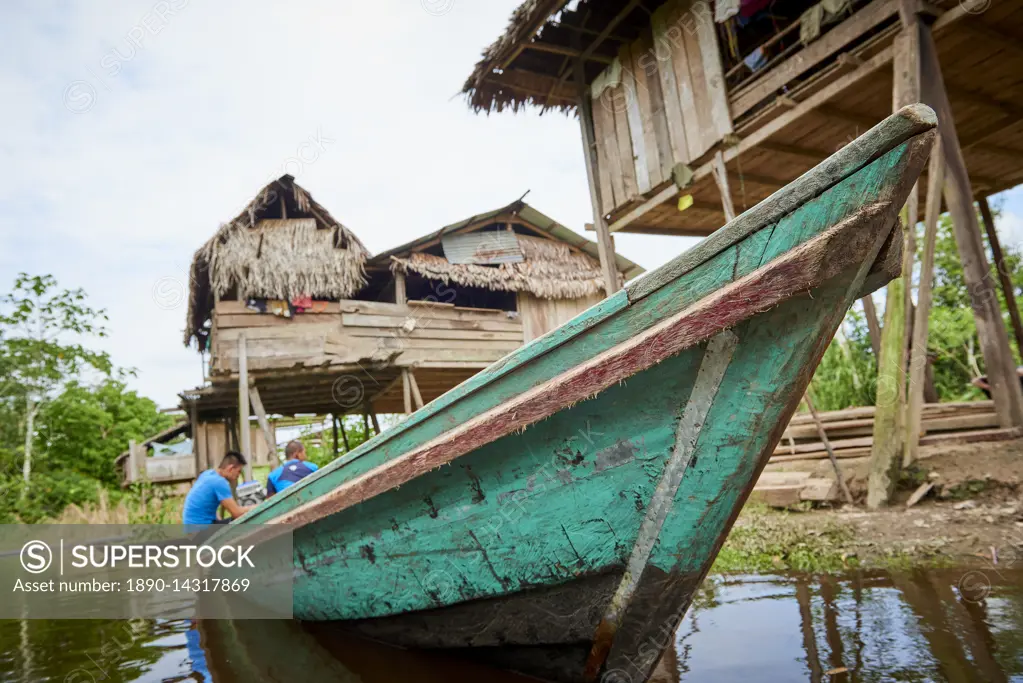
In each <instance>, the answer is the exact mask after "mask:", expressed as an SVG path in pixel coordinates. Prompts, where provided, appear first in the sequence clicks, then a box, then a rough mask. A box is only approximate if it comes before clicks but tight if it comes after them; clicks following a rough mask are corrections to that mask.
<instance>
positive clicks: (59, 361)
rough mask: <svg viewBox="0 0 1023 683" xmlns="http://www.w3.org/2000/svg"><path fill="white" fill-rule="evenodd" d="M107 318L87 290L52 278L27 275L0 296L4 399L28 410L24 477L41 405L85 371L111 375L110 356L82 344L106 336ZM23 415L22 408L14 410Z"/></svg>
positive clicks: (0, 388) (0, 387) (24, 431)
mask: <svg viewBox="0 0 1023 683" xmlns="http://www.w3.org/2000/svg"><path fill="white" fill-rule="evenodd" d="M106 320H107V315H106V312H105V311H103V310H102V309H95V308H92V307H90V306H89V305H88V303H87V302H86V295H85V292H84V291H83V290H82V289H80V288H79V289H71V290H68V289H64V290H61V289H58V287H57V281H56V279H55V278H54V277H53V276H52V275H31V276H30V275H27V274H25V273H21V274H19V275H18V277H17V278H16V279H15V281H14V288H13V290H12V291H11V292H10V293H8V294H4V295H3V296H0V369H2V371H3V377H4V382H3V383H2V385H0V397H3V399H4V400H5V401H6V402H7V403H8V406H7V407H8V409H11V408H14V406H16V405H18V404H21V405H22V406H24V413H23V420H20V421H19V422H20V424H21V432H22V435H23V444H24V446H23V451H22V478H23V481H24V484H25V486H26V488H25V489H23V495H26V492H27V486H28V483H29V478H30V475H31V472H32V444H33V441H34V434H35V418H36V416H37V414H38V412H39V410H40V407H41V406H42V405H43V404H44V403H45V402H46V401H47V400H49V399H50V398H52V397H53V396H54V395H55V394H56V393H57V392H58V391H59V390H60V388H61V387H62V386H63V385H64V384H65V383H67V382H68V381H70V380H71V379H73V378H75V377H76V376H77V375H78V374H79V373H80V372H81V371H82V370H84V369H86V368H92V369H94V370H97V371H99V372H101V373H103V374H109V373H110V372H111V363H110V358H109V356H108V355H107V354H106V353H103V352H100V351H93V350H90V349H88V348H86V347H85V346H83V345H82V344H80V343H77V340H78V339H81V338H83V337H104V336H106V330H105V328H104V327H103V323H104V322H106ZM11 412H14V413H17V412H18V411H17V409H16V408H15V409H14V410H11Z"/></svg>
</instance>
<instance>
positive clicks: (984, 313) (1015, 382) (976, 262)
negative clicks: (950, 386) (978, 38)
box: [920, 24, 1023, 428]
mask: <svg viewBox="0 0 1023 683" xmlns="http://www.w3.org/2000/svg"><path fill="white" fill-rule="evenodd" d="M920 31H921V41H920V45H921V67H922V71H923V86H922V87H923V95H924V96H923V100H924V102H926V103H927V104H929V105H930V106H931V107H932V108H933V109H934V110H935V112H936V113H937V115H938V121H939V122H940V125H939V126H938V132H939V134H940V135H941V149H942V153H943V156H944V158H945V172H946V178H945V187H944V195H945V203H946V204H947V206H948V210H949V213H950V214H951V215H952V223H953V228H954V231H955V238H956V246H957V247H958V248H959V256H960V259H961V260H962V263H963V275H964V278H965V280H966V285H967V288H968V289H969V292H970V303H971V306H972V308H973V313H974V319H975V320H976V323H977V336H978V337H980V344H981V351H982V352H983V354H984V365H985V366H986V368H987V373H988V381H989V383H990V385H991V397H992V398H993V399H994V402H995V412H997V413H998V419H999V424H1000V426H1001V427H1003V428H1010V427H1019V426H1023V393H1021V392H1020V384H1019V378H1018V376H1017V374H1016V363H1015V361H1014V360H1013V357H1012V349H1011V348H1010V346H1009V339H1008V334H1007V332H1006V329H1005V322H1004V321H1003V320H1002V311H1001V307H1000V305H999V303H998V297H997V295H996V294H995V291H994V286H993V282H992V281H993V280H994V277H993V276H992V275H991V269H990V267H989V266H988V262H987V257H986V256H985V255H984V243H983V240H982V239H981V235H980V224H979V221H978V220H977V211H976V209H975V208H974V206H973V196H972V190H971V188H970V178H969V175H968V173H967V170H966V162H965V160H964V159H963V154H962V148H961V147H960V145H959V137H958V135H957V134H956V127H955V119H954V117H953V115H952V107H951V105H950V104H949V101H948V94H947V93H946V92H945V85H944V80H943V78H942V75H941V65H940V64H939V63H938V51H937V47H936V46H935V44H934V38H933V36H932V35H931V32H930V30H929V29H928V28H927V27H926V26H924V25H923V24H920Z"/></svg>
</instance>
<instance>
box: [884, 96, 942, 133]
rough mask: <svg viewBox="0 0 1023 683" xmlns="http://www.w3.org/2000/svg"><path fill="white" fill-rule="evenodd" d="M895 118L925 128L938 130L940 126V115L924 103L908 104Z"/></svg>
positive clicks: (896, 113)
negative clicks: (897, 117)
mask: <svg viewBox="0 0 1023 683" xmlns="http://www.w3.org/2000/svg"><path fill="white" fill-rule="evenodd" d="M894 116H899V117H901V118H904V119H906V120H908V121H910V122H911V123H913V124H915V125H917V126H920V127H924V128H936V127H937V126H938V115H937V114H936V113H934V110H933V109H931V108H930V107H928V106H927V105H926V104H924V103H923V102H916V103H914V104H907V105H906V106H905V107H903V108H901V109H899V111H897V112H895V114H894Z"/></svg>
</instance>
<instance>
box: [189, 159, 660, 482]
mask: <svg viewBox="0 0 1023 683" xmlns="http://www.w3.org/2000/svg"><path fill="white" fill-rule="evenodd" d="M640 272H642V269H641V268H639V267H638V266H637V265H636V264H634V263H632V262H631V261H629V260H628V259H625V258H623V257H620V256H619V257H617V259H616V285H615V286H616V287H617V286H619V285H620V284H621V283H622V282H623V281H624V280H625V279H627V278H629V277H632V276H635V275H637V274H638V273H640ZM605 294H606V285H605V281H604V278H603V276H602V274H601V270H600V260H599V255H598V249H597V245H596V244H594V243H593V242H590V241H588V240H586V239H585V238H583V237H581V236H579V235H577V234H575V233H574V232H572V231H570V230H568V229H567V228H565V227H563V226H561V225H559V224H558V223H556V222H555V221H554V220H552V219H550V218H548V217H547V216H544V215H543V214H541V213H540V212H539V211H536V210H535V209H533V208H532V207H530V206H529V205H527V204H525V203H524V202H521V201H519V202H515V203H513V204H510V205H508V206H505V207H502V208H500V209H498V210H495V211H491V212H489V213H486V214H483V215H479V216H474V217H472V218H469V219H466V220H464V221H460V222H459V223H456V224H454V225H449V226H447V227H445V228H442V229H441V230H438V231H437V232H435V233H432V234H430V235H427V236H425V237H423V238H421V239H418V240H415V241H414V242H410V243H408V244H405V245H402V246H401V247H398V248H396V249H392V250H390V251H388V252H385V253H383V254H380V255H378V256H375V257H373V258H369V254H368V252H367V250H366V249H365V247H364V246H363V245H362V243H361V242H360V241H359V240H358V238H357V237H356V236H355V235H354V234H353V233H352V232H351V231H350V230H348V229H347V228H345V227H344V226H343V225H342V224H341V223H340V222H338V221H337V220H335V219H334V218H333V217H332V216H331V214H330V213H329V212H328V211H327V210H326V209H325V208H324V207H323V206H321V205H319V204H317V203H316V202H315V201H314V200H313V199H312V198H311V197H310V196H309V194H308V193H307V192H306V191H305V190H303V189H302V188H301V187H300V186H299V185H298V184H296V183H295V182H294V179H293V178H291V177H290V176H283V177H281V178H280V179H278V180H276V181H274V182H273V183H271V184H269V185H268V186H267V187H265V188H263V190H261V191H260V193H259V194H258V195H257V196H256V198H255V199H253V201H252V202H251V203H250V204H249V205H248V206H247V207H246V208H245V209H244V210H243V211H242V212H241V213H240V214H239V215H238V216H237V217H236V218H235V219H234V220H233V221H231V222H230V223H228V224H226V225H224V226H222V227H221V228H220V229H219V230H218V231H217V233H216V234H215V235H214V236H213V237H212V238H211V239H210V240H209V241H208V242H207V243H206V244H205V245H203V247H201V248H200V249H199V250H198V251H197V252H196V255H195V258H194V261H193V264H192V269H191V296H190V300H189V310H188V314H187V319H186V332H185V343H186V344H192V343H195V344H196V345H197V346H198V349H199V350H200V351H201V352H203V353H204V354H207V356H208V366H207V370H208V377H207V380H208V382H207V385H206V386H204V387H200V388H198V389H195V390H193V391H189V392H185V393H183V394H182V400H183V404H184V407H185V409H186V410H187V411H188V412H189V413H190V415H191V416H192V421H193V423H195V424H199V425H202V424H205V423H211V422H225V423H226V425H227V428H226V434H227V437H228V438H227V445H230V446H233V447H238V448H241V449H242V450H243V451H244V452H247V453H251V452H253V449H252V446H251V439H252V437H251V436H250V434H249V432H248V431H247V430H241V433H240V434H239V430H238V429H237V425H238V424H241V423H244V422H248V420H249V415H250V408H251V411H252V412H254V413H255V415H256V417H257V418H258V420H259V422H260V424H261V425H263V424H266V423H267V415H269V414H282V415H294V414H297V413H303V414H319V415H324V414H331V415H335V416H340V415H345V414H350V413H354V414H363V415H365V416H367V417H366V420H367V422H368V421H369V420H370V419H372V420H373V422H374V423H375V422H376V419H375V415H376V414H377V413H401V412H406V413H407V412H411V411H412V410H413V409H414V408H417V407H420V406H421V405H423V403H424V402H427V401H430V400H432V399H434V398H436V397H437V396H439V395H441V394H443V393H444V392H446V391H447V390H449V389H451V388H453V387H454V386H456V385H457V384H459V383H461V382H462V381H464V380H465V379H467V378H468V377H470V376H472V375H473V374H475V373H476V372H478V371H479V370H481V369H483V368H485V367H486V366H487V365H489V364H490V363H492V362H494V361H496V360H498V359H499V358H501V357H502V356H504V355H505V354H507V353H508V352H509V351H512V350H514V349H515V348H517V347H518V346H520V345H521V344H523V343H524V342H525V341H529V340H530V339H533V338H535V337H538V336H540V335H542V334H544V333H545V332H547V331H548V330H550V329H553V328H554V327H557V326H558V325H560V324H561V323H563V322H565V321H567V320H568V319H570V318H572V317H574V316H575V315H576V314H577V313H579V312H581V311H583V310H584V309H586V308H588V307H589V306H590V305H592V304H593V303H596V302H597V301H599V300H600V299H601V298H603V297H604V296H605ZM261 433H263V434H271V433H272V430H271V429H269V428H266V429H264V430H263V431H262V432H261ZM246 440H248V442H246ZM212 462H213V461H212V460H209V459H208V460H207V463H206V464H207V466H208V465H209V464H210V463H212Z"/></svg>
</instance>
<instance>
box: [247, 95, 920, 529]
mask: <svg viewBox="0 0 1023 683" xmlns="http://www.w3.org/2000/svg"><path fill="white" fill-rule="evenodd" d="M936 126H937V118H936V116H935V114H934V112H933V110H931V109H930V108H929V107H927V106H926V105H923V104H912V105H908V106H906V107H903V108H902V109H900V110H899V111H898V112H895V113H893V114H892V115H890V116H888V117H886V118H885V119H883V120H882V121H881V122H879V123H878V124H877V125H876V126H874V127H873V128H871V129H870V130H868V131H867V132H865V133H864V134H863V135H862V136H860V137H858V138H857V139H856V140H854V141H852V142H851V143H849V144H848V145H846V146H845V147H843V148H842V149H840V150H838V151H837V152H835V153H834V154H832V155H831V156H830V157H828V158H827V159H825V160H824V161H822V162H821V163H820V164H818V165H817V166H815V167H813V168H812V169H810V170H808V171H807V172H806V173H804V174H803V175H802V176H800V177H799V178H797V179H796V180H794V181H793V182H791V183H789V184H788V185H786V186H785V187H783V188H781V189H780V190H778V191H777V192H775V193H774V194H772V195H771V196H770V197H768V198H767V199H765V200H763V201H762V202H760V203H758V204H757V205H756V206H754V207H752V208H750V209H748V210H747V211H745V212H743V213H742V214H740V215H739V216H737V217H736V218H734V219H733V220H732V221H730V222H728V223H727V224H725V225H724V226H722V227H721V228H719V229H718V230H717V231H715V232H714V233H712V234H711V235H710V236H709V237H707V238H706V239H704V240H703V241H701V242H700V243H699V244H697V245H696V246H695V247H693V248H692V249H689V250H688V251H685V252H683V253H682V254H680V255H679V256H677V257H676V258H675V259H673V260H672V261H669V262H668V263H666V264H665V265H663V266H661V267H660V268H658V269H656V270H654V271H651V272H650V273H648V274H647V275H646V276H644V277H642V278H640V279H639V280H637V281H635V282H632V283H629V284H628V285H626V287H625V288H624V289H622V290H619V291H618V292H616V293H615V294H612V295H611V296H609V297H607V298H606V299H603V300H602V301H600V302H598V303H597V304H594V305H593V306H591V307H590V308H588V309H586V310H585V311H583V312H582V313H580V314H579V315H578V316H576V317H575V318H573V319H572V320H570V321H568V322H567V323H565V324H564V325H562V326H560V327H558V328H555V329H554V330H551V331H549V332H548V333H546V334H544V335H543V336H541V337H539V338H537V339H535V340H533V341H531V342H530V343H528V344H526V345H524V346H522V347H520V348H518V349H516V350H514V351H512V352H511V353H509V354H508V355H506V356H505V357H504V358H502V359H500V360H498V361H496V362H495V363H494V364H492V365H491V366H489V367H488V368H486V369H484V370H483V371H481V372H480V373H478V374H476V375H474V376H473V377H470V378H469V379H467V380H466V381H465V382H463V383H462V384H460V385H458V386H456V387H455V388H454V389H452V390H451V391H449V392H447V393H445V394H443V395H442V396H440V397H438V398H437V399H434V400H433V401H431V402H430V403H428V404H427V405H426V406H424V407H423V408H421V409H419V410H418V411H416V412H415V413H413V414H412V415H411V416H409V418H408V419H406V420H404V421H403V422H401V423H400V424H398V425H395V426H394V427H391V428H390V429H388V430H386V431H385V432H383V433H381V434H378V435H377V436H375V437H374V438H372V439H370V440H368V441H366V442H364V443H362V444H360V445H359V446H358V447H357V448H356V449H355V450H353V451H351V452H349V453H347V454H345V455H343V456H341V457H340V458H338V459H336V460H334V461H333V462H331V463H329V464H328V465H326V466H324V467H322V468H320V470H319V471H318V472H316V473H315V474H313V475H311V476H309V477H305V478H304V479H303V480H301V481H299V482H297V483H296V484H295V485H294V486H290V487H288V489H287V490H285V491H283V492H282V493H281V494H279V495H277V496H274V497H273V498H271V499H269V500H268V501H266V502H264V503H262V504H260V505H259V506H257V507H256V508H255V509H254V510H251V511H249V512H247V513H246V514H245V515H243V516H242V517H241V518H239V519H238V520H235V523H245V522H246V521H248V520H250V519H251V518H252V516H253V515H254V514H256V513H258V514H260V515H264V514H270V515H273V512H274V509H275V508H277V507H280V505H281V504H283V501H285V500H287V499H288V498H290V497H292V496H295V495H297V494H299V493H300V492H301V491H302V490H303V489H304V488H305V487H306V486H308V485H309V484H311V483H312V482H313V481H318V480H320V479H322V478H323V477H327V476H330V475H331V474H332V473H334V472H336V471H338V470H341V469H343V468H344V467H346V466H347V465H348V464H350V463H352V462H354V461H356V460H358V459H360V458H361V457H363V456H364V455H366V454H368V453H371V452H373V451H374V450H375V449H377V448H378V447H380V446H382V445H383V444H385V443H387V442H389V441H391V440H393V439H394V438H395V437H397V436H399V435H401V434H403V433H405V432H406V431H408V430H409V429H412V428H413V427H416V426H418V425H420V424H422V423H423V422H425V421H426V420H428V419H430V418H433V417H436V416H437V415H439V414H440V413H441V412H442V411H443V410H445V409H446V408H448V407H450V406H451V405H453V404H455V403H456V402H458V401H461V400H463V399H466V398H468V397H470V396H472V395H473V394H474V393H476V392H478V391H479V390H481V389H483V388H485V387H486V386H488V385H489V384H491V383H492V382H495V381H497V380H499V379H501V378H502V377H504V376H506V375H508V374H509V373H511V372H512V371H514V370H516V369H518V368H520V367H522V366H524V365H526V364H527V363H529V362H531V361H533V360H535V359H537V358H539V357H540V356H543V355H545V354H546V353H548V352H551V351H553V350H554V349H556V348H558V347H560V346H562V345H563V344H565V343H567V342H569V341H571V340H572V339H575V338H576V337H578V336H579V335H581V334H582V333H584V332H586V331H587V330H589V329H590V328H592V327H594V326H596V325H598V324H600V323H602V322H604V321H606V320H608V319H610V318H612V317H614V316H615V315H617V314H619V313H620V312H621V311H623V310H625V309H627V308H629V307H630V305H631V304H633V303H635V302H638V301H639V300H640V299H642V298H644V297H646V296H649V295H651V294H653V293H654V292H656V291H657V290H659V289H661V288H662V287H664V286H666V285H667V284H668V283H670V282H672V281H674V280H677V279H678V278H679V277H682V276H684V275H686V274H687V273H689V272H691V271H693V270H694V269H695V268H697V267H698V266H700V265H701V264H703V263H706V262H707V261H709V260H710V259H712V258H714V257H715V256H717V255H718V254H720V253H722V252H723V251H725V250H726V249H728V248H730V247H732V246H734V245H735V244H737V243H739V242H741V241H742V240H743V239H746V238H747V237H749V236H750V235H752V234H754V233H756V232H758V231H759V230H762V229H764V228H767V227H769V226H771V225H773V224H775V223H776V222H777V221H778V220H780V219H781V218H783V217H784V216H786V215H788V214H790V213H792V212H793V211H795V210H796V209H798V208H799V207H800V206H802V205H803V204H805V203H807V202H808V201H812V200H813V199H814V198H816V197H817V196H820V195H821V194H823V193H824V192H826V191H827V190H828V189H830V188H831V187H833V186H835V185H837V184H838V183H840V182H842V181H843V180H845V179H847V178H849V177H850V176H852V175H854V174H855V173H857V172H858V171H860V170H861V169H863V168H865V167H866V166H868V165H869V164H871V163H873V162H874V161H876V160H877V159H878V158H880V157H881V156H882V155H884V154H886V153H888V152H890V151H891V150H893V149H895V148H896V147H898V146H899V145H900V144H903V143H904V142H906V141H907V140H909V139H911V138H912V137H914V136H916V135H919V134H921V133H925V132H927V131H928V130H932V129H933V128H935V127H936ZM764 265H765V266H766V265H767V264H764ZM438 436H439V435H438ZM432 440H433V439H428V441H432ZM395 457H399V456H397V455H396V456H395ZM357 478H358V477H357ZM303 505H304V504H301V503H300V504H299V507H302V506H303ZM292 511H293V510H290V511H287V510H286V511H282V512H284V514H287V513H289V512H292ZM276 522H277V517H273V516H272V517H271V518H269V519H267V520H266V521H265V523H269V524H273V523H276Z"/></svg>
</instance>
